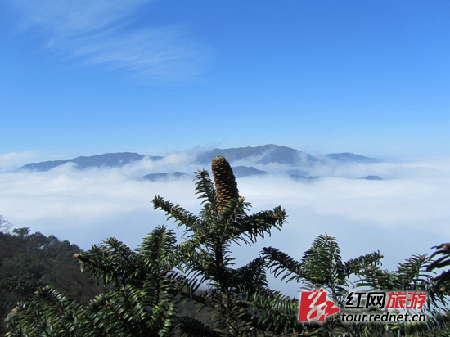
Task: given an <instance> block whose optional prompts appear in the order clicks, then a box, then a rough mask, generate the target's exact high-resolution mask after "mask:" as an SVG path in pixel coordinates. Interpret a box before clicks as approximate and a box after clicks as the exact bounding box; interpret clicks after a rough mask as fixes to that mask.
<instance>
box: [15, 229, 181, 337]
mask: <svg viewBox="0 0 450 337" xmlns="http://www.w3.org/2000/svg"><path fill="white" fill-rule="evenodd" d="M175 244H176V240H175V236H174V234H173V232H172V231H169V230H167V229H166V227H164V226H162V227H157V228H155V229H154V230H153V231H152V233H151V234H150V235H149V236H147V237H146V238H144V240H143V243H142V245H141V247H140V248H139V249H138V250H137V251H132V250H131V249H129V248H128V247H127V246H125V245H124V244H123V243H122V242H120V241H118V240H116V239H114V238H110V239H108V240H106V241H105V243H104V244H101V245H98V246H93V247H92V249H91V250H90V251H88V252H86V253H82V254H75V255H74V257H75V258H76V259H78V261H79V262H80V264H81V265H82V267H83V269H84V270H85V271H86V272H89V273H90V274H91V275H94V276H95V277H96V278H97V279H98V280H102V281H103V283H104V287H105V289H104V293H103V294H100V295H98V296H96V297H95V298H94V299H92V300H91V301H90V302H89V304H87V305H82V304H80V303H79V302H78V301H76V300H74V299H72V298H70V297H67V296H66V295H65V294H63V293H62V292H60V291H58V290H56V289H54V288H52V287H49V286H46V287H43V288H41V289H39V291H38V292H36V296H35V298H34V299H33V300H32V301H31V302H27V303H22V304H20V305H19V306H18V307H17V308H16V310H15V315H13V316H12V317H11V318H10V319H9V320H8V328H9V329H10V331H9V332H8V334H7V336H28V335H29V336H33V335H35V336H40V335H46V336H115V335H118V336H156V335H159V336H171V335H172V333H173V329H174V326H175V316H174V308H175V305H174V294H173V292H172V289H173V283H175V282H176V281H175V280H174V279H173V278H170V276H169V274H170V273H171V272H172V269H173V268H174V267H175V265H176V263H177V259H176V257H175V254H174V253H175V249H176V246H175Z"/></svg>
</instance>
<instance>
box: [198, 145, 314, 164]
mask: <svg viewBox="0 0 450 337" xmlns="http://www.w3.org/2000/svg"><path fill="white" fill-rule="evenodd" d="M218 155H222V156H224V157H225V158H227V160H228V161H229V162H230V163H233V162H235V161H238V160H243V159H250V158H251V157H254V158H255V164H273V163H275V164H288V165H296V164H299V163H302V164H307V165H309V164H311V163H313V162H315V161H317V158H315V157H314V156H311V155H309V154H306V153H304V152H301V151H298V150H294V149H292V148H290V147H287V146H278V145H273V144H269V145H264V146H254V147H252V146H246V147H238V148H231V149H217V148H216V149H213V150H211V151H206V152H203V153H200V154H198V155H197V160H196V162H197V163H199V164H210V163H211V160H212V159H213V158H214V157H215V156H218Z"/></svg>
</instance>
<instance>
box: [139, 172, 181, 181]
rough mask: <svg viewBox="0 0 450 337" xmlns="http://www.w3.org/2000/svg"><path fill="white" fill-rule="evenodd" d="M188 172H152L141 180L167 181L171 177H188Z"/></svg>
mask: <svg viewBox="0 0 450 337" xmlns="http://www.w3.org/2000/svg"><path fill="white" fill-rule="evenodd" d="M187 176H188V174H187V173H184V172H170V173H150V174H147V175H145V176H143V177H142V178H140V179H139V180H147V181H167V180H170V179H171V178H182V177H187Z"/></svg>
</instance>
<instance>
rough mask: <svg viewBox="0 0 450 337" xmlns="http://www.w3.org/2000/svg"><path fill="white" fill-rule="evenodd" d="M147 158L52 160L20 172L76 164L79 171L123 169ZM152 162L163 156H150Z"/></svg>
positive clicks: (134, 155)
mask: <svg viewBox="0 0 450 337" xmlns="http://www.w3.org/2000/svg"><path fill="white" fill-rule="evenodd" d="M144 157H145V156H144V155H141V154H137V153H133V152H118V153H106V154H101V155H94V156H87V157H86V156H81V157H77V158H74V159H67V160H51V161H45V162H42V163H31V164H26V165H24V166H22V167H20V168H19V170H32V171H38V172H44V171H48V170H51V169H52V168H55V167H57V166H59V165H64V164H67V163H74V164H76V167H77V168H78V169H85V168H91V167H121V166H124V165H126V164H130V163H132V162H134V161H138V160H142V159H143V158H144ZM149 158H150V159H152V160H160V159H162V158H163V157H161V156H149Z"/></svg>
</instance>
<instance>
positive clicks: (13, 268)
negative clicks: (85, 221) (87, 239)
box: [0, 227, 102, 335]
mask: <svg viewBox="0 0 450 337" xmlns="http://www.w3.org/2000/svg"><path fill="white" fill-rule="evenodd" d="M81 251H82V250H81V249H80V247H78V246H77V245H74V244H71V243H70V242H69V241H67V240H64V241H60V240H59V239H58V238H56V237H55V236H53V235H50V236H48V237H47V236H45V235H43V234H42V233H40V232H36V233H30V230H29V228H27V227H25V228H15V229H13V230H12V232H11V233H10V232H9V231H6V230H5V231H3V232H1V231H0V318H1V323H2V324H1V326H0V335H3V334H4V333H5V324H4V319H5V318H6V316H7V315H8V314H9V313H10V312H11V309H13V308H14V307H15V306H16V304H17V302H18V301H27V300H29V299H30V298H31V296H32V295H33V293H34V292H35V291H36V290H37V289H38V288H39V287H42V286H44V285H52V286H54V287H55V288H58V289H61V290H62V291H64V292H65V293H66V294H67V295H69V296H70V297H73V298H75V299H77V300H79V301H81V302H82V303H87V302H88V300H89V299H90V298H92V297H93V296H95V295H96V294H98V293H99V292H100V291H101V290H102V287H101V286H98V285H97V281H96V280H95V279H93V278H89V277H88V275H87V274H83V273H81V272H80V266H79V264H78V263H74V261H73V254H75V253H80V252H81Z"/></svg>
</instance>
